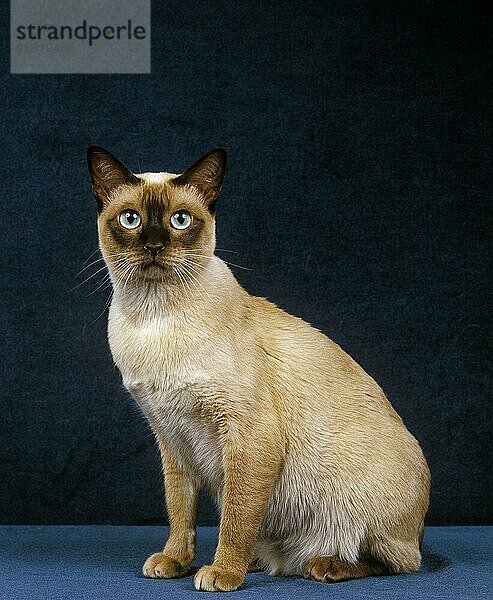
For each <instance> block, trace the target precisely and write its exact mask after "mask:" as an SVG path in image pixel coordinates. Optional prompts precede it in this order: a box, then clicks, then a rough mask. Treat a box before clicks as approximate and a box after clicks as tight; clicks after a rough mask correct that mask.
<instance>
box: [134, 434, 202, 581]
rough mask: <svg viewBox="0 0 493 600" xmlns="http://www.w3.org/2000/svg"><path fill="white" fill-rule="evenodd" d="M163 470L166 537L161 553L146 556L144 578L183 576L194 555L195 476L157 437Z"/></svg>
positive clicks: (196, 491) (196, 484)
mask: <svg viewBox="0 0 493 600" xmlns="http://www.w3.org/2000/svg"><path fill="white" fill-rule="evenodd" d="M158 442H159V449H160V451H161V459H162V463H163V471H164V488H165V495H166V508H167V511H168V519H169V536H168V540H167V542H166V545H165V546H164V549H163V551H162V552H157V553H155V554H152V555H151V556H149V558H148V559H147V560H146V562H145V563H144V566H143V568H142V570H143V573H144V575H145V576H146V577H152V578H163V579H168V578H171V577H183V576H184V575H187V574H188V573H189V571H190V567H191V564H192V561H193V559H194V556H195V532H196V513H197V500H198V492H199V481H198V478H197V477H196V476H195V475H194V474H193V473H192V472H190V471H189V470H187V471H185V470H184V469H183V468H181V466H180V465H178V464H177V462H176V461H175V460H174V458H173V456H172V454H171V452H170V451H169V449H168V448H167V446H166V443H165V442H164V440H163V439H160V438H159V436H158Z"/></svg>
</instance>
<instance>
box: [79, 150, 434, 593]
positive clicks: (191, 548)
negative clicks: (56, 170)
mask: <svg viewBox="0 0 493 600" xmlns="http://www.w3.org/2000/svg"><path fill="white" fill-rule="evenodd" d="M93 154H94V157H93V158H92V161H93V163H94V164H92V165H91V162H90V168H92V170H91V173H92V177H93V190H95V191H94V193H95V195H96V197H97V199H98V203H99V206H100V208H101V214H100V218H99V221H98V227H99V236H100V245H101V250H102V252H103V256H104V257H105V259H106V262H107V265H108V269H109V272H110V276H111V279H112V282H113V286H114V296H113V300H112V303H111V307H110V311H109V324H108V333H109V342H110V346H111V351H112V354H113V358H114V361H115V363H116V364H117V366H118V368H119V369H120V371H121V373H122V376H123V382H124V385H125V387H126V388H127V389H128V391H129V392H130V393H131V394H132V396H133V397H134V398H135V400H136V401H137V402H138V404H139V405H140V407H141V409H142V411H143V412H144V414H145V415H146V417H147V419H148V421H149V423H150V425H151V427H152V429H153V431H154V433H155V435H156V439H157V441H158V443H159V447H160V450H161V454H162V459H163V469H164V475H165V488H166V501H167V506H168V513H169V517H170V525H171V530H170V536H169V539H168V542H167V544H166V546H165V548H164V550H163V552H162V553H157V554H154V555H152V556H151V557H149V559H148V560H147V561H146V563H145V565H144V573H145V574H146V575H147V576H150V577H174V576H180V575H183V574H184V573H186V572H187V569H188V568H189V566H190V564H191V561H192V559H193V556H194V553H195V532H194V531H195V509H196V502H197V494H198V490H199V489H200V488H201V487H203V486H205V487H207V488H208V489H209V490H210V491H211V493H212V494H213V495H214V496H215V497H216V499H217V502H218V505H219V506H220V508H221V512H222V517H221V529H220V537H219V544H218V548H217V552H216V557H215V560H214V564H213V565H211V566H207V567H203V568H202V569H201V570H200V571H199V572H198V574H197V575H196V578H195V585H196V587H197V588H198V589H208V590H216V589H224V590H231V589H236V588H237V587H238V586H239V585H240V584H241V582H242V581H243V577H244V575H245V572H246V570H247V568H248V565H249V563H250V562H251V561H252V559H256V561H257V563H258V564H260V566H261V567H262V568H264V569H266V570H268V571H269V572H270V573H273V574H302V573H303V574H304V575H305V577H311V578H314V579H317V580H320V581H322V580H324V581H325V580H328V579H327V578H328V577H331V578H332V580H338V579H337V578H339V579H343V578H350V577H359V576H364V575H367V574H378V573H381V572H403V571H415V570H417V569H418V568H419V564H420V552H419V544H420V540H421V536H422V533H423V522H424V516H425V513H426V510H427V507H428V497H429V486H430V476H429V471H428V467H427V464H426V461H425V459H424V457H423V454H422V452H421V449H420V447H419V445H418V443H417V442H416V440H415V439H414V437H413V436H412V435H411V434H410V433H409V432H408V430H407V429H406V427H405V426H404V424H403V423H402V420H401V419H400V417H399V416H398V415H397V413H396V412H395V410H394V409H393V408H392V406H391V404H390V403H389V401H388V400H387V398H386V397H385V395H384V393H383V391H382V390H381V388H380V387H379V386H378V385H377V383H376V382H375V381H374V380H373V379H372V378H371V377H370V376H369V375H368V374H367V373H365V371H364V370H363V369H362V368H361V367H360V366H359V365H358V364H357V363H356V362H355V361H354V360H353V359H352V358H351V357H350V356H348V354H346V353H345V352H344V351H343V350H342V349H341V348H340V347H339V346H338V345H337V344H335V343H334V342H333V341H331V340H330V339H329V338H327V337H326V336H325V335H323V334H322V333H321V332H319V331H318V330H316V329H314V328H313V327H311V326H310V325H308V324H307V323H305V322H304V321H302V320H301V319H299V318H296V317H293V316H291V315H289V314H287V313H285V312H284V311H282V310H281V309H279V308H277V307H276V306H275V305H274V304H272V303H270V302H268V301H267V300H265V299H262V298H255V297H252V296H250V295H249V294H248V293H247V292H246V291H245V290H244V289H243V288H242V287H241V286H240V285H239V284H238V282H237V281H236V280H235V278H234V276H233V275H232V273H231V272H230V270H229V269H228V267H227V266H226V265H225V263H224V262H223V261H221V260H220V259H219V258H218V257H216V256H215V255H214V254H213V249H214V244H215V236H214V217H213V215H212V214H211V212H210V211H209V210H208V209H207V207H208V206H209V204H208V203H212V202H214V201H215V197H216V196H217V190H218V189H219V187H220V183H221V178H222V175H221V174H220V173H219V170H220V168H221V167H222V171H223V170H224V165H222V161H224V160H225V158H224V156H223V154H221V153H220V152H219V151H216V152H213V153H209V154H208V155H206V157H204V158H203V159H202V162H200V161H199V162H198V163H196V165H194V167H193V168H191V170H188V171H186V173H185V175H186V176H182V178H181V179H180V180H176V181H178V182H179V185H178V183H174V182H173V179H174V178H175V177H176V176H175V175H172V174H169V173H145V174H142V175H138V176H137V178H138V179H137V180H138V181H141V182H142V184H139V185H142V186H143V187H141V188H140V187H138V186H136V184H135V178H134V179H133V180H132V179H131V177H132V176H131V174H129V173H127V172H126V171H125V167H123V166H122V165H121V164H120V163H116V164H115V163H114V161H115V159H114V158H113V157H112V156H111V155H109V153H107V151H104V150H103V149H100V148H96V149H95V150H94V151H93ZM98 161H99V162H98ZM218 173H219V174H218ZM125 177H127V178H128V179H129V181H130V182H131V184H129V185H128V186H125V185H122V181H125ZM182 180H183V181H182ZM111 185H114V188H115V189H112V188H111ZM149 186H150V187H149ZM148 189H150V190H151V191H152V197H153V198H155V197H156V194H160V195H161V196H162V198H163V200H162V202H163V210H164V213H163V214H165V215H166V216H165V220H164V221H163V223H164V224H163V227H164V228H165V229H166V228H168V229H169V225H166V224H165V223H167V222H169V221H166V219H169V215H170V214H171V213H172V211H173V210H177V209H183V207H185V208H186V209H187V210H189V211H190V212H191V213H192V214H193V215H195V216H194V218H196V219H197V221H198V222H201V223H202V229H201V230H200V232H199V233H198V234H197V235H199V237H197V238H196V240H197V241H196V242H194V243H195V244H196V246H197V248H198V251H197V252H196V254H195V255H194V256H195V261H196V262H195V267H194V268H193V270H190V269H189V270H188V271H187V273H188V275H187V276H186V277H185V280H184V278H183V277H182V276H179V274H178V275H176V272H175V275H176V276H175V275H173V272H174V271H173V266H167V267H166V265H163V269H164V270H163V271H162V273H163V275H162V277H161V276H158V277H155V276H153V277H147V276H145V275H143V274H142V272H141V271H139V268H137V266H136V267H135V268H133V267H131V268H128V269H127V270H126V271H125V270H124V271H123V276H122V260H126V259H122V258H121V253H122V251H123V253H125V251H126V250H125V248H123V250H122V248H121V247H120V246H119V245H118V243H117V242H115V239H116V238H115V239H114V235H112V234H111V232H110V223H114V222H115V219H116V218H117V217H116V216H117V215H118V214H119V211H121V210H124V209H125V210H126V209H128V208H131V209H135V210H138V211H140V212H141V213H142V214H143V215H144V217H143V219H144V220H143V225H142V226H143V227H144V228H145V227H146V226H147V225H146V221H145V203H144V206H141V205H142V202H143V200H142V194H143V195H144V197H145V194H146V193H147V191H146V190H148ZM153 201H154V200H153ZM211 206H212V204H211ZM113 227H114V225H113ZM124 234H125V235H128V236H129V240H130V241H129V249H128V251H127V253H128V262H129V264H130V265H138V264H141V263H142V264H144V262H143V261H145V260H146V256H147V255H146V252H145V251H144V250H143V249H142V247H141V246H139V245H138V243H137V242H136V241H135V240H137V239H138V238H137V237H132V235H133V236H135V235H137V234H135V233H134V234H131V233H128V232H127V233H125V232H124ZM122 235H123V234H122ZM169 235H170V236H171V237H170V238H169V240H170V241H169V244H170V246H169V249H167V250H166V255H165V259H166V260H168V261H170V262H169V264H170V265H179V264H180V261H181V260H186V259H185V258H183V257H184V256H187V255H186V254H183V253H182V245H183V243H182V241H180V240H183V239H185V238H180V235H182V234H180V233H179V232H173V231H171V230H170V233H169ZM187 243H191V242H187ZM183 247H185V246H183ZM187 247H189V246H187ZM118 252H120V254H118ZM163 254H165V253H164V252H163ZM115 256H118V257H120V258H116V259H115ZM188 256H190V254H189V255H188ZM147 258H148V256H147ZM163 260H164V259H163ZM148 264H149V263H148ZM156 268H157V267H156ZM166 269H168V270H167V271H166ZM165 272H166V273H167V274H166V275H164V273H165ZM331 557H335V558H334V559H332V558H331ZM331 561H332V562H331ZM334 561H335V562H334ZM337 561H342V562H337ZM365 561H369V562H365ZM372 561H373V562H372ZM375 561H376V562H375ZM377 563H378V564H377ZM307 565H308V566H307ZM344 565H346V566H344ZM348 565H349V566H348ZM351 565H352V566H351ZM378 565H380V566H378ZM344 573H345V574H344Z"/></svg>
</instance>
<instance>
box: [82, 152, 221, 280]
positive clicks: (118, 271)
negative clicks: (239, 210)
mask: <svg viewBox="0 0 493 600" xmlns="http://www.w3.org/2000/svg"><path fill="white" fill-rule="evenodd" d="M87 161H88V166H89V173H90V175H91V182H92V192H93V195H94V197H95V198H96V201H97V205H98V212H99V217H98V232H99V243H100V247H101V251H102V253H103V256H104V258H105V261H106V263H107V265H108V268H109V270H110V274H111V276H112V280H113V284H114V285H120V286H123V285H124V283H125V282H128V281H129V280H132V281H134V282H135V281H139V280H140V281H142V280H147V281H150V280H156V281H160V280H161V281H165V282H173V281H175V282H177V281H178V282H179V281H181V280H182V278H183V276H184V275H185V274H186V273H189V274H190V273H191V274H192V275H193V273H194V272H197V271H198V270H199V269H200V267H201V266H202V267H203V266H204V265H205V264H206V263H207V261H208V260H209V258H210V257H211V256H212V254H213V253H214V245H215V225H214V208H215V203H216V200H217V197H218V195H219V190H220V188H221V184H222V180H223V177H224V171H225V168H226V152H225V151H224V150H223V149H217V150H212V151H211V152H209V153H207V154H206V155H205V156H203V157H202V158H201V159H199V160H198V161H197V162H196V163H195V164H194V165H192V166H191V167H190V168H189V169H187V170H186V171H185V172H184V173H182V174H181V175H173V174H170V173H144V174H139V175H136V174H134V173H132V172H130V171H129V170H128V169H127V167H125V166H124V165H123V164H122V163H121V162H120V161H119V160H118V159H117V158H115V157H114V156H113V155H112V154H111V153H110V152H108V151H107V150H105V149H104V148H101V147H100V146H90V147H89V148H88V151H87Z"/></svg>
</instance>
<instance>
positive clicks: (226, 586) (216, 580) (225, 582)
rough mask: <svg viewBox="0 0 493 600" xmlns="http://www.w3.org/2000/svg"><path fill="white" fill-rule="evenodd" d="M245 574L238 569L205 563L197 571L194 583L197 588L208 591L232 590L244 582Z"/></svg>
mask: <svg viewBox="0 0 493 600" xmlns="http://www.w3.org/2000/svg"><path fill="white" fill-rule="evenodd" d="M244 579H245V575H244V574H243V573H241V572H238V571H229V570H226V569H223V568H222V567H215V566H214V565H205V567H202V568H201V569H199V570H198V571H197V574H196V575H195V579H194V584H195V589H196V590H204V591H206V592H232V591H233V590H237V589H238V588H239V587H240V585H241V584H242V583H243V580H244Z"/></svg>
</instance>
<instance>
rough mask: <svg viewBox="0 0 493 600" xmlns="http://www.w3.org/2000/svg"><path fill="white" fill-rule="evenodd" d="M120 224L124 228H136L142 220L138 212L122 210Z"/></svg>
mask: <svg viewBox="0 0 493 600" xmlns="http://www.w3.org/2000/svg"><path fill="white" fill-rule="evenodd" d="M119 220H120V225H121V226H122V227H125V229H136V228H137V227H138V226H139V225H140V223H141V222H142V220H141V218H140V215H139V213H136V212H135V211H134V210H124V211H123V212H121V213H120V217H119Z"/></svg>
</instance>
